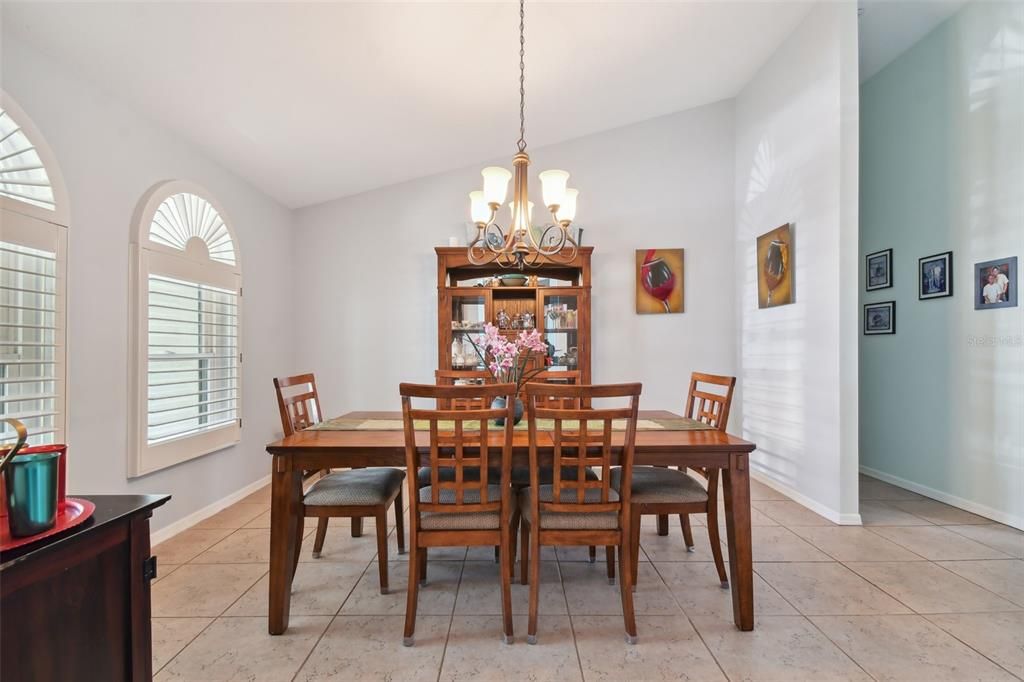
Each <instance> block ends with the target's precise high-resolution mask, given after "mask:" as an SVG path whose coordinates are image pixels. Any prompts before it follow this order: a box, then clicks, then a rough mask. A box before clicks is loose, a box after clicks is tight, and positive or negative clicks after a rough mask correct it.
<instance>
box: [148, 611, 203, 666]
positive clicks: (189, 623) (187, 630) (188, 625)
mask: <svg viewBox="0 0 1024 682" xmlns="http://www.w3.org/2000/svg"><path fill="white" fill-rule="evenodd" d="M212 622H213V619H212V618H154V619H153V620H152V627H153V672H154V673H156V672H159V670H160V669H161V668H163V667H164V666H165V665H167V662H168V661H170V660H171V659H172V658H174V657H175V656H177V655H178V652H179V651H181V650H182V649H184V648H185V646H186V645H187V644H188V643H189V642H191V641H192V640H193V639H195V637H196V635H198V634H199V633H200V632H202V631H203V629H204V628H205V627H206V626H207V625H209V624H210V623H212Z"/></svg>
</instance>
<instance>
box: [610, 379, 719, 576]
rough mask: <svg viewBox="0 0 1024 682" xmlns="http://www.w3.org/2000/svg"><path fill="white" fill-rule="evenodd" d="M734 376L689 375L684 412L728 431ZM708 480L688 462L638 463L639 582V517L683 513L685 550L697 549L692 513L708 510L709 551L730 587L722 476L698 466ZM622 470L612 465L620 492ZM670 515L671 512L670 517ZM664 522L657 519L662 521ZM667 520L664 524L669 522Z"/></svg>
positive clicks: (636, 527)
mask: <svg viewBox="0 0 1024 682" xmlns="http://www.w3.org/2000/svg"><path fill="white" fill-rule="evenodd" d="M735 387H736V377H728V376H719V375H716V374H702V373H700V372H694V373H693V374H692V375H691V377H690V390H689V391H688V393H687V398H686V413H685V416H687V417H690V418H691V419H696V420H697V421H700V422H703V423H705V424H707V425H708V426H710V427H712V428H714V429H717V430H718V431H725V428H726V425H727V424H728V423H729V408H730V407H731V405H732V394H733V389H734V388H735ZM694 471H695V472H696V473H697V474H698V475H699V476H700V477H701V478H703V479H704V480H705V481H706V486H707V487H706V488H705V486H703V485H701V484H700V482H699V481H698V480H697V479H696V478H694V477H693V476H691V475H690V474H689V473H687V471H686V468H685V467H681V468H677V469H669V468H667V467H654V466H640V467H634V469H633V476H632V479H633V480H632V486H631V490H630V493H631V501H632V507H633V512H632V514H631V515H630V520H631V522H632V524H633V528H632V533H631V537H632V540H633V546H632V548H631V557H632V562H633V574H632V576H633V581H634V584H635V583H636V579H637V569H638V568H639V562H640V520H641V518H642V516H643V515H645V514H647V515H650V514H657V515H659V516H662V515H666V516H667V515H668V514H678V515H679V525H680V527H681V528H682V531H683V542H684V543H686V551H688V552H693V551H694V544H693V531H692V530H691V528H690V514H707V529H708V537H709V538H710V540H711V556H712V557H713V558H714V560H715V568H716V569H717V570H718V578H719V581H720V582H721V586H722V588H723V589H727V588H728V587H729V578H728V574H727V573H726V572H725V561H724V560H723V558H722V543H721V540H720V538H719V535H718V480H719V476H720V473H721V472H720V470H719V469H713V468H709V469H703V468H702V469H695V470H694ZM622 485H623V472H621V471H620V470H617V469H616V470H613V471H612V486H613V487H614V488H615V489H616V490H619V491H620V492H621V488H622ZM666 521H667V518H666ZM660 525H661V524H660V523H659V526H660ZM667 525H668V524H667V523H666V524H665V526H666V527H667Z"/></svg>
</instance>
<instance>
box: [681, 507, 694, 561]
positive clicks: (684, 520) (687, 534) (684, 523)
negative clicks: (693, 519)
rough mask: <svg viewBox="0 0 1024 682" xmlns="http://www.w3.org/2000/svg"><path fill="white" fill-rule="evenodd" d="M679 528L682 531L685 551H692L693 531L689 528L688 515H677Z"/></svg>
mask: <svg viewBox="0 0 1024 682" xmlns="http://www.w3.org/2000/svg"><path fill="white" fill-rule="evenodd" d="M679 527H680V528H682V529H683V543H684V544H685V545H686V551H687V552H692V551H693V529H692V528H690V515H689V514H680V515H679Z"/></svg>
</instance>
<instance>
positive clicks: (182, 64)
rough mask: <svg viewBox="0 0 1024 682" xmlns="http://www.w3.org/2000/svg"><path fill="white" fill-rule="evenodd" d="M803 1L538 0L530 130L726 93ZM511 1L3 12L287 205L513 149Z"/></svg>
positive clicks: (532, 24) (533, 134)
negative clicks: (601, 0) (607, 0)
mask: <svg viewBox="0 0 1024 682" xmlns="http://www.w3.org/2000/svg"><path fill="white" fill-rule="evenodd" d="M809 8H810V5H809V4H808V3H807V2H735V1H725V0H719V1H711V2H658V3H655V2H650V3H648V2H618V3H593V2H568V3H567V2H547V1H545V0H537V1H531V2H529V3H528V5H527V18H526V30H527V57H526V59H527V95H528V99H527V126H528V129H527V140H528V141H529V143H530V144H531V145H532V146H539V145H544V144H550V143H554V142H559V141H562V140H566V139H570V138H574V137H578V136H581V135H585V134H589V133H594V132H598V131H601V130H607V129H609V128H614V127H617V126H621V125H625V124H628V123H632V122H635V121H639V120H643V119H647V118H652V117H655V116H659V115H663V114H667V113H670V112H673V111H678V110H681V109H686V108H689V107H694V106H699V105H702V104H706V103H709V102H713V101H717V100H720V99H723V98H728V97H732V96H733V95H735V94H736V93H737V92H738V91H739V90H740V89H741V88H742V87H743V85H745V84H746V83H747V81H748V80H749V79H750V78H751V77H752V76H753V75H754V73H755V72H756V71H757V69H758V68H759V67H760V66H761V64H763V63H764V62H765V60H766V59H767V58H768V57H769V56H770V55H771V53H772V52H774V50H775V49H776V48H777V47H778V46H779V44H780V43H781V42H782V41H783V40H784V39H785V37H786V36H787V35H789V33H790V32H791V31H792V30H793V29H794V28H795V27H796V25H797V24H798V23H799V22H800V20H801V19H802V18H803V17H804V16H805V15H806V13H807V11H808V10H809ZM517 9H518V8H517V6H516V3H515V2H500V3H497V2H475V3H427V2H417V3H383V2H376V3H373V2H370V3H359V4H355V3H323V2H321V3H270V4H252V3H234V2H228V3H212V2H198V3H183V2H158V3H143V2H104V3H76V2H71V3H20V2H9V1H5V2H4V3H3V24H4V25H3V29H4V31H5V32H7V31H11V32H13V33H15V34H16V35H18V36H20V37H21V38H22V39H23V40H25V41H27V42H30V43H31V44H33V45H35V46H36V47H37V48H38V49H40V50H41V51H43V52H46V53H49V54H50V55H52V56H53V57H55V58H57V59H59V60H62V61H64V62H66V63H68V64H71V65H73V66H74V68H76V69H79V70H80V71H81V72H82V74H83V75H84V76H86V77H87V78H89V79H90V80H92V81H93V82H94V83H95V84H97V85H98V86H100V87H101V88H102V89H104V90H106V91H108V92H112V93H116V95H117V96H119V97H121V98H123V100H124V101H125V102H126V103H128V104H129V105H131V106H133V107H135V108H137V109H139V110H141V111H143V112H145V113H146V114H148V115H149V116H151V117H152V118H154V119H156V120H157V121H159V122H161V123H162V124H163V125H165V126H166V127H168V128H170V129H172V130H174V131H175V132H176V133H178V134H179V135H181V136H182V137H183V138H185V139H187V140H190V141H192V142H193V143H194V144H196V145H197V146H198V147H200V148H201V149H203V150H204V151H205V152H206V153H208V154H209V155H210V156H212V157H213V158H215V159H217V160H218V161H220V162H221V163H222V164H224V165H225V166H227V167H229V168H231V169H233V170H234V171H235V172H237V173H238V174H240V175H241V176H243V177H245V178H247V179H248V180H249V181H250V182H252V183H253V184H254V185H256V186H257V187H259V188H261V189H262V190H263V191H265V192H266V193H267V194H269V195H271V196H273V197H275V198H277V199H278V200H279V201H281V202H282V203H284V204H286V205H287V206H290V207H300V206H307V205H310V204H315V203H319V202H322V201H325V200H329V199H333V198H336V197H340V196H345V195H349V194H354V193H357V192H362V191H365V190H368V189H372V188H375V187H380V186H383V185H388V184H392V183H396V182H401V181H404V180H409V179H412V178H416V177H421V176H424V175H429V174H433V173H437V172H441V171H444V170H449V169H453V168H459V167H464V166H467V165H471V164H473V163H478V162H480V161H481V160H482V159H488V158H492V157H498V156H502V155H505V154H508V155H509V156H511V154H512V153H513V152H514V151H515V140H516V138H517V137H518V129H517V126H518V117H517V113H518V112H517V109H518V101H517V96H518V87H517V86H518V83H517V76H518V74H517V66H518V59H517V51H518V35H517V27H518V16H517V14H518V12H517Z"/></svg>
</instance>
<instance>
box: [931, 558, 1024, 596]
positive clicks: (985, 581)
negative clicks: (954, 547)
mask: <svg viewBox="0 0 1024 682" xmlns="http://www.w3.org/2000/svg"><path fill="white" fill-rule="evenodd" d="M936 563H938V564H939V565H940V566H942V567H944V568H946V569H948V570H950V571H953V573H956V574H957V575H959V576H962V577H964V578H967V579H968V580H970V581H971V582H972V583H974V584H975V585H980V586H982V587H984V588H985V589H986V590H989V591H990V592H995V593H996V594H998V595H999V596H1000V597H1003V598H1004V599H1008V600H1010V601H1012V602H1014V603H1015V604H1017V605H1018V606H1022V607H1024V561H1021V560H1020V559H998V560H993V561H939V562H936Z"/></svg>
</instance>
